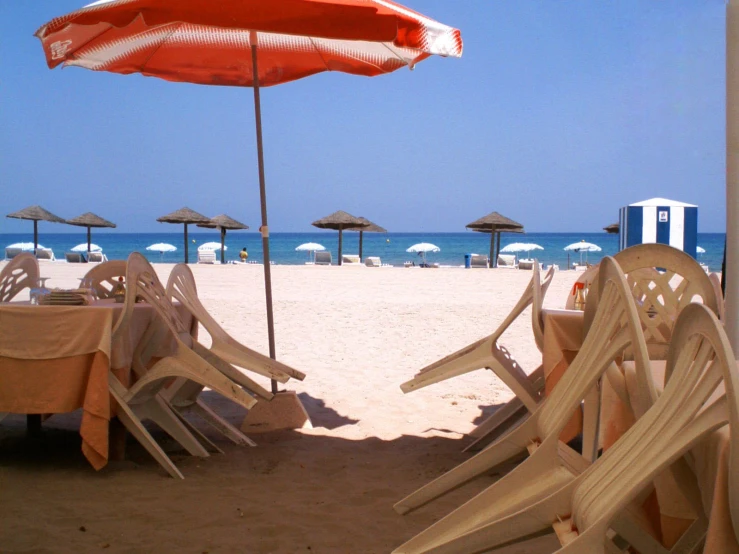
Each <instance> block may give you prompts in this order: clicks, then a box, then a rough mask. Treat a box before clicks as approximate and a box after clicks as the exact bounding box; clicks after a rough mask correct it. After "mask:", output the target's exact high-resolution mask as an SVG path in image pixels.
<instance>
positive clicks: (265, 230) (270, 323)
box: [249, 31, 277, 394]
mask: <svg viewBox="0 0 739 554" xmlns="http://www.w3.org/2000/svg"><path fill="white" fill-rule="evenodd" d="M249 43H250V44H251V63H252V71H253V73H254V75H253V80H254V86H253V88H254V119H255V124H256V128H257V159H258V162H259V199H260V202H261V208H262V226H261V227H260V228H259V231H260V232H261V233H262V250H263V251H264V291H265V295H266V297H267V336H268V340H269V357H270V358H272V359H273V360H276V359H277V354H276V353H275V320H274V315H273V313H272V272H271V268H270V265H269V226H268V225H267V188H266V186H265V184H264V150H263V146H262V104H261V102H260V98H259V69H258V65H257V33H256V31H250V32H249ZM271 381H272V394H275V393H277V381H275V380H274V379H272V380H271Z"/></svg>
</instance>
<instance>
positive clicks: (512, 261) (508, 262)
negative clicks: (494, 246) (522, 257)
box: [498, 254, 516, 267]
mask: <svg viewBox="0 0 739 554" xmlns="http://www.w3.org/2000/svg"><path fill="white" fill-rule="evenodd" d="M498 267H516V255H515V254H498Z"/></svg>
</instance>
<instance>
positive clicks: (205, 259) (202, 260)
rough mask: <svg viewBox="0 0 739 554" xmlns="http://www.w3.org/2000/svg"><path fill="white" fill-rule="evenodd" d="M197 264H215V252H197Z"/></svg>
mask: <svg viewBox="0 0 739 554" xmlns="http://www.w3.org/2000/svg"><path fill="white" fill-rule="evenodd" d="M198 263H199V264H214V263H216V251H215V250H203V251H198Z"/></svg>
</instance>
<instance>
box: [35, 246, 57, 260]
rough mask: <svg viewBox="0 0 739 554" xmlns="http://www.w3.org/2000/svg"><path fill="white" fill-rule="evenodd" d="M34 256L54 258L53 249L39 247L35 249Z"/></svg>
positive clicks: (41, 258)
mask: <svg viewBox="0 0 739 554" xmlns="http://www.w3.org/2000/svg"><path fill="white" fill-rule="evenodd" d="M36 258H37V259H39V260H56V256H54V251H53V250H52V249H51V248H39V249H38V250H36Z"/></svg>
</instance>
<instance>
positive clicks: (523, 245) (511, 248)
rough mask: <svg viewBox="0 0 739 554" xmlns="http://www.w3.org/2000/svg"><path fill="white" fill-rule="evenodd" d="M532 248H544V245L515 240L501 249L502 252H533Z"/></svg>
mask: <svg viewBox="0 0 739 554" xmlns="http://www.w3.org/2000/svg"><path fill="white" fill-rule="evenodd" d="M532 250H544V247H543V246H539V245H538V244H534V243H533V242H514V243H512V244H508V245H506V246H504V247H503V248H501V249H500V251H501V252H531V251H532Z"/></svg>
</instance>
